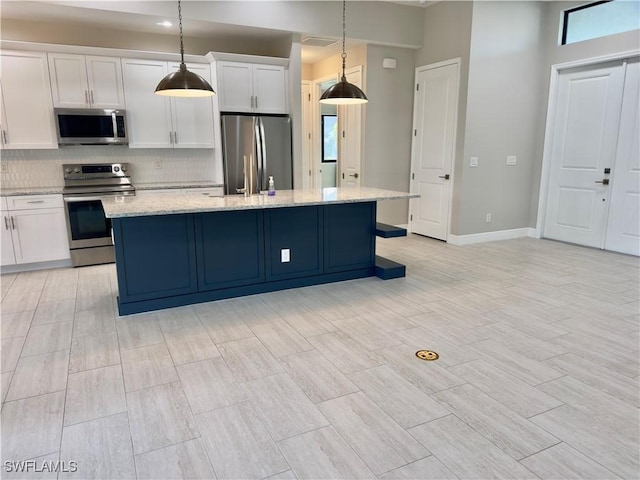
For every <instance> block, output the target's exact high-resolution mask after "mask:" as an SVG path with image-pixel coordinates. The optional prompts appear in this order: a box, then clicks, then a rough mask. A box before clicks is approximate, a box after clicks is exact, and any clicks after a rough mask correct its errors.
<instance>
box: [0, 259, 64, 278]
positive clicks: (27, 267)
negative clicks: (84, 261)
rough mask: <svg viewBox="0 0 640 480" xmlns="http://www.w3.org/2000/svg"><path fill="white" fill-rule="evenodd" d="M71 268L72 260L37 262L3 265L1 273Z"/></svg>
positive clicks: (0, 269)
mask: <svg viewBox="0 0 640 480" xmlns="http://www.w3.org/2000/svg"><path fill="white" fill-rule="evenodd" d="M66 267H71V259H70V258H69V259H66V260H52V261H50V262H36V263H18V264H16V265H3V266H2V268H0V273H2V274H3V275H4V274H5V273H20V272H31V271H34V270H48V269H51V268H66Z"/></svg>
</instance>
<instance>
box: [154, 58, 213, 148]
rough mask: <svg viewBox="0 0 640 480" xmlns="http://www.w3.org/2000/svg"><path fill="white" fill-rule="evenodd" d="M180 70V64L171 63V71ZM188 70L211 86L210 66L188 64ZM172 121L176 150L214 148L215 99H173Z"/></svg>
mask: <svg viewBox="0 0 640 480" xmlns="http://www.w3.org/2000/svg"><path fill="white" fill-rule="evenodd" d="M179 68H180V64H179V63H177V62H172V63H169V70H170V71H174V70H178V69H179ZM187 70H189V71H190V72H193V73H196V74H198V75H200V76H201V77H202V78H204V79H205V80H206V81H207V82H209V84H211V66H210V65H209V64H203V63H190V64H187ZM158 81H160V80H158ZM153 88H154V89H155V86H154V87H153ZM156 96H157V95H156ZM171 120H172V124H173V132H174V133H173V141H174V145H175V147H176V148H213V146H214V133H213V129H214V123H213V97H196V98H181V97H173V98H171Z"/></svg>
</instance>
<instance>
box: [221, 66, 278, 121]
mask: <svg viewBox="0 0 640 480" xmlns="http://www.w3.org/2000/svg"><path fill="white" fill-rule="evenodd" d="M217 68H218V88H219V90H220V91H219V92H218V94H219V95H220V100H219V103H220V111H223V112H253V113H287V88H286V76H285V69H284V67H283V66H279V65H262V64H254V63H243V62H228V61H219V62H218V66H217Z"/></svg>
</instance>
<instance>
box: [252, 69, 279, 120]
mask: <svg viewBox="0 0 640 480" xmlns="http://www.w3.org/2000/svg"><path fill="white" fill-rule="evenodd" d="M286 85H287V84H286V79H285V71H284V67H281V66H278V65H257V64H256V65H254V66H253V95H254V112H256V113H287V88H286Z"/></svg>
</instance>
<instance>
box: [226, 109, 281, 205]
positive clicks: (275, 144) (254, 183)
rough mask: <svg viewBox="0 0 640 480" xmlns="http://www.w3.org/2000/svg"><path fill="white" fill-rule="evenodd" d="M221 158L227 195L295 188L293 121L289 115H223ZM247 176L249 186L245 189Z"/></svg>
mask: <svg viewBox="0 0 640 480" xmlns="http://www.w3.org/2000/svg"><path fill="white" fill-rule="evenodd" d="M221 119H222V158H223V165H224V189H225V194H226V195H233V194H236V193H243V189H245V188H247V189H248V192H249V193H258V192H260V191H264V190H267V188H268V182H269V177H270V176H272V177H273V179H274V182H275V188H276V190H291V189H292V188H293V161H292V144H291V119H290V118H289V116H288V115H239V114H224V113H223V114H222V115H221ZM245 176H246V185H245Z"/></svg>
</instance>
